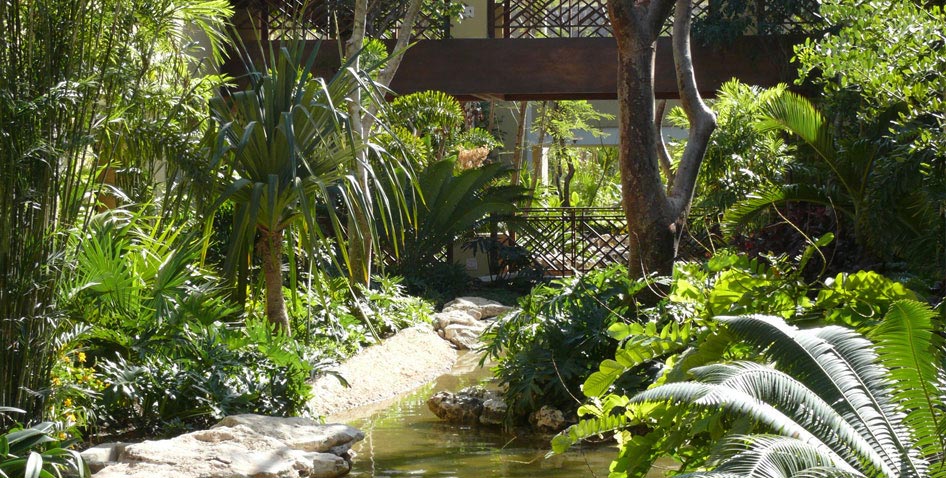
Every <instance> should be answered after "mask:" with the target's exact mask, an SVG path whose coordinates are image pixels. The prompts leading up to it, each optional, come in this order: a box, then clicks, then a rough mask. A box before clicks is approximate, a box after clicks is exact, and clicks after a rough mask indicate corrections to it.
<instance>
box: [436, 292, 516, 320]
mask: <svg viewBox="0 0 946 478" xmlns="http://www.w3.org/2000/svg"><path fill="white" fill-rule="evenodd" d="M443 310H444V311H448V310H476V311H478V312H479V313H480V317H479V318H481V319H488V318H491V317H496V316H499V315H502V314H505V313H506V312H509V311H510V310H512V307H509V306H506V305H503V304H500V303H499V302H496V301H495V300H489V299H484V298H482V297H458V298H456V299H454V300H452V301H450V302H447V303H446V304H444V306H443Z"/></svg>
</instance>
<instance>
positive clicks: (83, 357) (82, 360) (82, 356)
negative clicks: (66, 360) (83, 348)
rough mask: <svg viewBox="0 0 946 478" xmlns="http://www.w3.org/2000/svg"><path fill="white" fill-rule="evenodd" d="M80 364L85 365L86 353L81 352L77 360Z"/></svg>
mask: <svg viewBox="0 0 946 478" xmlns="http://www.w3.org/2000/svg"><path fill="white" fill-rule="evenodd" d="M76 360H78V361H79V363H85V352H79V357H78V358H77V359H76Z"/></svg>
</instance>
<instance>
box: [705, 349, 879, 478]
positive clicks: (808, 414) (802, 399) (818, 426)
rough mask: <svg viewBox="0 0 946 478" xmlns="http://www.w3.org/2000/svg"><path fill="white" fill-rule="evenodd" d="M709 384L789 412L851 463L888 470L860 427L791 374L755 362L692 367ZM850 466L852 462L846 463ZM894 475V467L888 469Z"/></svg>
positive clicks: (787, 413)
mask: <svg viewBox="0 0 946 478" xmlns="http://www.w3.org/2000/svg"><path fill="white" fill-rule="evenodd" d="M692 373H693V375H694V376H696V377H697V378H698V379H700V380H701V381H703V382H705V383H715V384H719V385H723V386H726V387H730V388H732V389H734V390H739V391H741V392H743V393H745V394H747V395H750V396H752V397H754V398H756V399H758V400H761V401H763V402H765V403H769V404H771V405H773V406H774V407H776V408H777V409H778V410H780V411H781V412H783V413H785V414H786V415H787V416H788V417H790V418H791V419H792V420H794V421H795V422H797V423H798V424H799V425H801V426H803V427H805V429H806V430H808V431H810V432H811V433H812V434H813V435H815V436H817V437H818V439H819V440H821V441H822V442H824V443H825V444H827V445H828V446H829V447H831V449H832V450H834V451H835V452H836V453H837V454H838V455H840V456H841V457H843V458H844V460H845V461H846V462H847V463H850V464H855V465H861V467H864V468H867V469H872V470H884V467H885V465H884V462H883V460H882V458H881V456H880V455H879V454H878V453H877V451H876V450H874V448H873V447H872V446H871V444H870V443H868V442H867V441H866V440H865V439H864V437H863V436H861V434H860V433H858V430H857V429H855V428H854V427H853V426H851V425H850V424H849V423H847V422H846V421H845V420H844V418H843V417H842V416H841V415H840V414H839V413H838V412H837V411H836V410H834V409H833V408H832V406H831V404H830V403H828V402H825V401H824V400H822V399H821V397H819V396H818V395H816V394H814V393H812V391H811V390H810V389H808V388H807V387H805V385H804V384H802V383H801V382H799V381H797V380H795V379H794V378H793V377H791V376H789V375H788V374H786V373H784V372H782V371H780V370H776V369H774V368H772V367H770V366H766V365H761V364H758V363H755V362H735V363H731V364H713V365H708V366H704V367H699V368H695V369H693V370H692ZM846 466H847V467H848V468H850V465H846ZM884 471H885V472H886V473H887V474H892V473H893V472H892V470H890V469H886V470H884Z"/></svg>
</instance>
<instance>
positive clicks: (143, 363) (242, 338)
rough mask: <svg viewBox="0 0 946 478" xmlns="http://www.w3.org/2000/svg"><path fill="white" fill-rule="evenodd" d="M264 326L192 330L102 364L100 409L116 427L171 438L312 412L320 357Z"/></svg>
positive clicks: (259, 323) (110, 425)
mask: <svg viewBox="0 0 946 478" xmlns="http://www.w3.org/2000/svg"><path fill="white" fill-rule="evenodd" d="M273 332H274V331H273V330H272V328H271V327H270V326H268V325H267V324H266V323H265V322H263V321H258V320H251V321H249V322H248V323H247V325H246V327H233V326H226V325H224V324H221V323H215V324H212V325H210V326H206V327H199V328H194V329H191V328H189V327H188V328H184V329H183V330H181V332H180V333H179V334H177V335H175V336H173V337H166V338H165V340H166V342H164V343H163V344H160V345H159V346H158V344H155V346H154V347H152V348H151V349H150V350H148V351H147V352H146V353H143V354H142V355H141V356H132V357H127V358H126V357H123V356H121V355H119V356H116V357H114V358H106V359H102V360H101V361H100V363H99V367H100V370H101V374H102V380H104V381H105V382H106V383H107V384H108V385H107V386H106V387H105V389H104V390H103V392H102V399H101V401H99V402H98V404H97V408H96V414H97V416H98V417H99V418H100V419H101V420H102V421H103V422H105V424H106V425H107V426H108V428H110V429H112V430H120V429H127V428H132V429H135V430H137V431H139V432H145V433H167V432H169V431H173V430H175V429H180V428H192V427H198V426H206V425H209V424H211V423H212V422H213V421H215V420H219V419H220V418H222V417H224V416H226V415H232V414H237V413H259V414H264V415H278V416H291V415H300V414H304V413H305V412H306V402H307V400H308V399H309V396H310V390H309V386H308V384H307V383H306V381H307V380H308V379H309V378H310V376H311V374H312V372H313V362H315V358H317V356H315V355H314V354H313V353H311V352H308V351H307V350H305V349H304V348H303V347H302V346H301V345H300V344H298V343H297V342H296V341H295V340H293V339H291V338H289V337H286V336H285V335H282V334H278V333H273Z"/></svg>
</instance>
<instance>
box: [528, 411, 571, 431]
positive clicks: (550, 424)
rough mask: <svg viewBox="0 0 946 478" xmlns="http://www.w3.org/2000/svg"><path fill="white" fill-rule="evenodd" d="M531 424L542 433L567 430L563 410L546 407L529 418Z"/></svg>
mask: <svg viewBox="0 0 946 478" xmlns="http://www.w3.org/2000/svg"><path fill="white" fill-rule="evenodd" d="M529 423H531V424H532V426H533V427H535V429H536V430H538V431H540V432H543V433H555V432H558V431H561V430H563V429H564V428H565V416H564V415H563V414H562V411H561V410H558V409H556V408H553V407H550V406H548V405H545V406H543V407H542V408H540V409H539V410H538V411H536V412H533V413H532V415H530V416H529Z"/></svg>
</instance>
